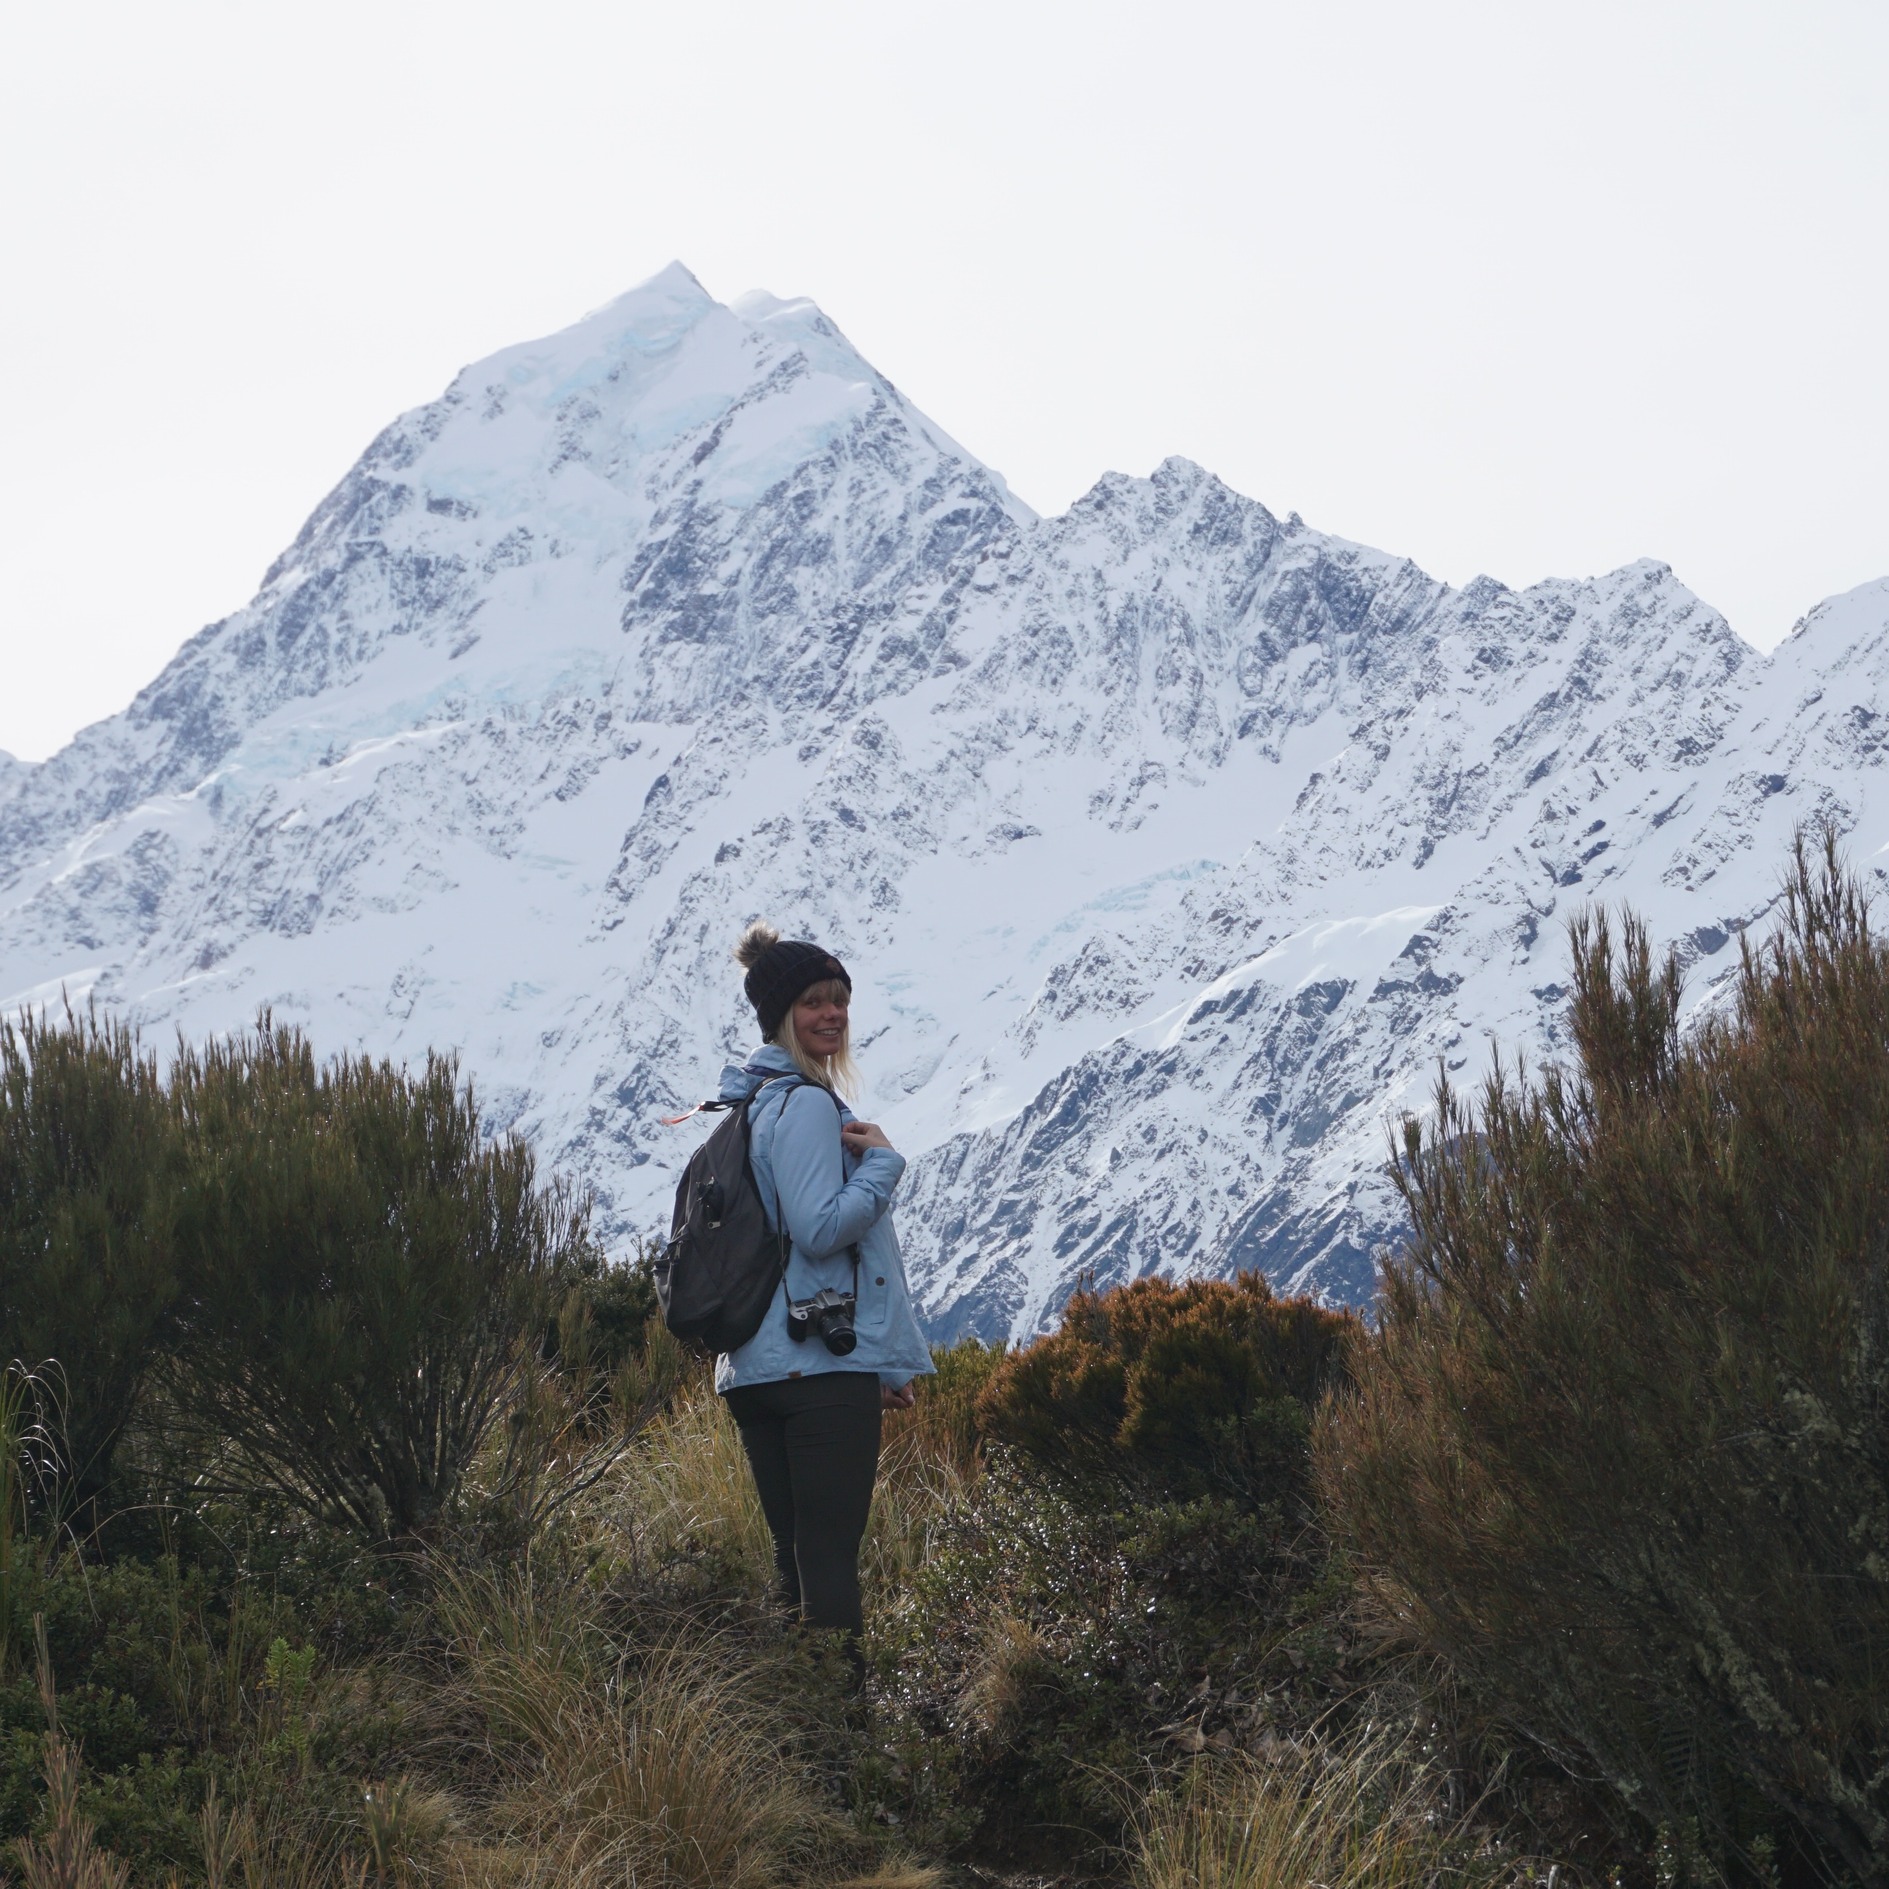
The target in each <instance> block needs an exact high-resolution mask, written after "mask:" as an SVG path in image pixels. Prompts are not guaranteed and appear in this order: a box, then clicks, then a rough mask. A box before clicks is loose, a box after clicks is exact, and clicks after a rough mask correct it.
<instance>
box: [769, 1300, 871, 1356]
mask: <svg viewBox="0 0 1889 1889" xmlns="http://www.w3.org/2000/svg"><path fill="white" fill-rule="evenodd" d="M857 1303H858V1301H857V1299H855V1297H854V1296H853V1294H852V1293H850V1292H835V1291H834V1290H833V1288H832V1287H831V1286H822V1287H821V1288H820V1290H819V1291H818V1292H816V1293H815V1294H814V1295H813V1297H812V1298H810V1299H789V1300H788V1301H787V1335H788V1337H789V1338H792V1339H794V1340H795V1341H796V1342H797V1343H800V1344H805V1343H806V1341H807V1334H808V1333H809V1332H813V1333H815V1334H817V1336H818V1337H819V1340H820V1342H821V1343H822V1344H823V1345H825V1346H826V1348H827V1349H828V1350H829V1351H830V1352H832V1354H833V1355H834V1356H835V1357H836V1358H843V1357H845V1356H846V1354H847V1353H848V1352H849V1351H851V1350H852V1349H853V1347H854V1346H855V1345H857V1344H858V1343H859V1334H858V1332H856V1331H854V1329H853V1307H854V1306H855V1305H856V1304H857Z"/></svg>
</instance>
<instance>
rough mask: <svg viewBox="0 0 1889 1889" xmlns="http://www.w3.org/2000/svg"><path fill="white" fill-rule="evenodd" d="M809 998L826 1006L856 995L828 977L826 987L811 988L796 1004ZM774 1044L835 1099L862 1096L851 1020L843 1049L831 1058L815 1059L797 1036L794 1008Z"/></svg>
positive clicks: (846, 1001) (844, 1037) (843, 1001)
mask: <svg viewBox="0 0 1889 1889" xmlns="http://www.w3.org/2000/svg"><path fill="white" fill-rule="evenodd" d="M808 997H818V998H820V999H822V1001H824V1002H827V1003H847V1004H850V1003H851V1002H852V999H853V993H852V992H851V990H849V989H848V988H847V986H846V985H844V984H842V983H841V982H840V980H839V979H838V978H837V977H829V978H828V979H827V980H826V982H825V983H823V984H809V985H808V986H807V988H806V989H805V990H803V991H802V992H801V993H800V996H799V997H797V998H795V1000H794V1003H799V1002H802V1001H803V1000H805V999H806V998H808ZM774 1041H775V1042H777V1043H778V1044H779V1045H780V1046H781V1048H782V1049H784V1050H785V1051H786V1052H787V1053H788V1055H789V1056H791V1057H792V1058H793V1059H794V1067H795V1068H796V1069H798V1070H799V1071H800V1073H801V1074H802V1075H803V1076H805V1077H806V1078H807V1080H808V1081H809V1082H817V1083H819V1084H820V1085H821V1086H822V1087H823V1088H828V1089H831V1090H832V1091H833V1093H834V1094H835V1095H842V1096H844V1097H845V1098H846V1099H847V1100H848V1101H849V1102H850V1101H851V1100H852V1098H853V1097H854V1096H856V1095H857V1094H858V1093H859V1065H858V1064H857V1063H856V1062H854V1061H853V1024H852V1019H851V1017H848V1018H847V1021H846V1034H845V1035H844V1036H843V1037H841V1038H840V1046H839V1048H838V1049H836V1050H835V1051H834V1052H833V1054H832V1055H831V1056H824V1057H823V1056H816V1055H814V1053H813V1052H812V1050H810V1049H808V1048H806V1047H805V1046H804V1045H803V1044H802V1042H801V1040H800V1038H799V1037H798V1036H797V1035H796V1034H795V1032H794V1004H789V1005H788V1006H787V1014H786V1016H784V1017H782V1018H781V1027H780V1028H779V1029H778V1030H776V1031H775V1032H774Z"/></svg>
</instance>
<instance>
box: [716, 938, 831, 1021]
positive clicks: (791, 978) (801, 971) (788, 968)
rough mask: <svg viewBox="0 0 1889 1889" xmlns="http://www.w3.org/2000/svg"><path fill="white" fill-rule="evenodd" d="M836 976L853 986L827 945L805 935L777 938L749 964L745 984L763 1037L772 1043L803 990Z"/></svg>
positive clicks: (744, 987)
mask: <svg viewBox="0 0 1889 1889" xmlns="http://www.w3.org/2000/svg"><path fill="white" fill-rule="evenodd" d="M835 977H836V978H838V979H839V981H840V982H841V983H842V984H844V985H845V986H846V988H847V989H848V990H849V991H850V990H851V989H852V988H853V980H852V979H851V978H850V977H848V976H847V975H846V966H845V965H843V964H842V963H841V962H840V961H839V959H838V958H836V957H835V956H834V955H833V953H832V952H830V951H829V950H827V949H826V947H825V946H824V945H817V944H809V943H807V941H806V940H805V939H804V938H779V939H776V940H775V942H774V943H773V944H771V945H769V946H768V948H767V949H766V950H765V951H763V952H762V953H761V955H760V956H759V957H758V958H756V959H755V961H754V963H753V964H752V965H750V966H749V968H748V976H747V981H746V983H745V984H743V986H742V988H743V989H744V990H745V991H746V992H747V993H748V1001H749V1003H751V1004H753V1006H754V1014H755V1016H756V1017H758V1018H759V1019H760V1023H761V1034H762V1036H764V1037H765V1038H766V1039H767V1040H768V1041H769V1042H770V1043H771V1042H772V1041H773V1040H774V1032H775V1031H776V1030H778V1029H779V1028H780V1027H781V1024H782V1022H783V1021H784V1020H785V1018H786V1016H787V1013H788V1011H790V1010H791V1009H792V1008H793V1007H794V1000H795V999H796V998H797V997H798V996H799V995H800V993H801V992H802V991H803V990H811V989H812V988H813V986H814V985H815V984H824V983H825V982H826V981H827V980H828V979H829V978H835Z"/></svg>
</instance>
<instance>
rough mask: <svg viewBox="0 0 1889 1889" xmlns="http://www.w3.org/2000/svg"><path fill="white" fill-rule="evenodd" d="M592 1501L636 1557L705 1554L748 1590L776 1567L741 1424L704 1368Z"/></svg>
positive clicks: (655, 1561) (660, 1559) (656, 1561)
mask: <svg viewBox="0 0 1889 1889" xmlns="http://www.w3.org/2000/svg"><path fill="white" fill-rule="evenodd" d="M589 1507H590V1510H591V1512H592V1514H593V1515H594V1516H596V1517H597V1518H599V1519H600V1520H601V1521H602V1522H603V1523H604V1524H605V1525H607V1526H612V1527H620V1528H623V1529H627V1531H628V1536H627V1540H626V1542H625V1543H624V1547H625V1549H626V1552H627V1554H628V1556H629V1558H630V1559H631V1560H632V1562H633V1563H634V1564H635V1565H636V1566H638V1567H642V1568H649V1567H660V1566H663V1565H665V1564H681V1563H687V1562H690V1561H694V1560H699V1559H701V1558H703V1557H705V1556H707V1557H712V1558H713V1559H714V1560H715V1561H716V1562H718V1563H719V1564H720V1571H721V1572H722V1574H723V1575H724V1577H725V1578H728V1579H731V1580H733V1581H735V1582H736V1583H738V1584H739V1585H740V1586H742V1587H743V1588H745V1590H746V1591H747V1592H749V1593H750V1594H759V1593H760V1592H761V1591H762V1590H763V1589H764V1588H765V1587H766V1585H767V1582H768V1580H769V1578H770V1576H771V1574H772V1572H773V1567H774V1549H773V1545H772V1543H771V1542H770V1540H769V1537H768V1532H767V1522H766V1519H765V1518H764V1517H763V1516H762V1514H761V1501H760V1498H759V1497H758V1496H757V1495H756V1494H755V1492H754V1478H753V1477H752V1476H751V1475H750V1474H749V1473H748V1459H747V1457H746V1456H745V1455H744V1454H743V1453H742V1448H741V1433H740V1432H739V1431H738V1430H737V1429H736V1428H735V1421H734V1419H733V1418H732V1417H731V1416H730V1415H729V1414H728V1412H727V1410H726V1409H725V1408H724V1406H723V1404H722V1400H721V1399H720V1398H719V1397H717V1396H716V1395H715V1391H714V1387H713V1385H712V1384H711V1383H710V1382H709V1380H708V1378H707V1377H706V1375H703V1376H700V1377H698V1378H697V1379H695V1380H694V1381H693V1382H692V1383H690V1384H688V1385H687V1386H686V1387H685V1388H684V1389H683V1390H682V1391H681V1392H680V1393H679V1394H678V1395H677V1397H676V1400H675V1403H674V1405H673V1406H672V1407H671V1408H670V1410H669V1411H668V1412H667V1413H666V1414H664V1415H662V1416H659V1417H657V1418H656V1419H655V1420H654V1421H653V1422H652V1423H651V1424H650V1425H649V1427H648V1429H647V1430H646V1431H645V1432H644V1433H643V1435H642V1436H641V1437H640V1438H638V1440H637V1445H636V1448H635V1449H634V1450H632V1451H631V1452H630V1453H629V1454H628V1455H627V1456H626V1457H625V1458H624V1459H623V1461H622V1462H621V1463H619V1464H618V1465H617V1467H616V1468H615V1470H613V1472H612V1473H611V1476H610V1477H609V1479H608V1481H607V1482H605V1483H604V1484H601V1485H600V1486H599V1488H598V1490H597V1491H596V1494H595V1497H594V1498H593V1500H592V1501H591V1502H590V1504H589Z"/></svg>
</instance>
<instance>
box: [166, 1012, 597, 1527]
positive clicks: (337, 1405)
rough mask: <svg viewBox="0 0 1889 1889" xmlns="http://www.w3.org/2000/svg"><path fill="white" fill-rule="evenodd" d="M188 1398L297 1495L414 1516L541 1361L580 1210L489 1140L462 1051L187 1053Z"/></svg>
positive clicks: (579, 1246) (336, 1507)
mask: <svg viewBox="0 0 1889 1889" xmlns="http://www.w3.org/2000/svg"><path fill="white" fill-rule="evenodd" d="M172 1096H173V1101H174V1105H175V1109H176V1114H177V1119H178V1122H179V1126H180V1130H181V1138H182V1146H183V1150H184V1154H185V1158H186V1163H187V1171H188V1185H187V1187H186V1189H185V1192H184V1196H183V1205H182V1210H181V1213H180V1219H179V1245H178V1252H179V1264H180V1274H181V1279H182V1282H183V1296H182V1299H181V1301H180V1304H179V1308H178V1316H177V1327H178V1336H179V1348H180V1356H181V1362H182V1366H183V1368H182V1370H181V1371H180V1372H179V1374H178V1378H177V1385H176V1395H177V1399H178V1403H179V1407H180V1409H181V1410H182V1411H184V1412H185V1413H186V1415H187V1416H189V1417H191V1418H194V1419H195V1420H196V1421H197V1422H198V1423H199V1424H200V1425H201V1426H202V1427H203V1428H204V1429H205V1430H206V1431H208V1432H209V1433H210V1434H211V1435H213V1436H216V1437H220V1438H223V1439H226V1440H227V1441H228V1442H229V1443H230V1444H231V1445H233V1446H234V1447H235V1449H236V1450H237V1451H239V1452H240V1454H241V1456H242V1457H243V1458H244V1459H245V1460H246V1461H247V1462H248V1463H249V1464H250V1465H252V1466H253V1467H254V1468H256V1469H257V1470H260V1471H261V1472H262V1473H264V1474H265V1475H267V1476H269V1477H270V1478H272V1479H273V1480H274V1481H275V1482H276V1484H277V1485H278V1486H279V1487H280V1488H281V1489H282V1490H283V1491H284V1492H285V1493H286V1494H288V1495H290V1496H291V1497H293V1498H295V1499H296V1500H299V1501H301V1502H303V1503H304V1504H305V1505H306V1506H308V1507H309V1508H310V1509H311V1510H314V1511H316V1512H320V1513H327V1514H332V1515H334V1516H336V1517H339V1518H345V1520H346V1521H347V1522H348V1523H349V1524H350V1525H352V1526H353V1527H355V1528H357V1529H359V1530H361V1531H362V1532H363V1533H365V1534H367V1535H369V1536H382V1535H392V1536H403V1535H411V1534H418V1533H423V1532H425V1531H426V1530H428V1529H429V1528H430V1527H431V1526H432V1525H433V1524H434V1523H435V1522H436V1521H437V1520H438V1519H439V1517H440V1516H441V1513H442V1511H443V1510H444V1509H445V1507H446V1506H447V1505H448V1504H449V1503H450V1502H451V1501H452V1499H453V1496H454V1494H455V1492H456V1490H457V1489H458V1486H459V1483H460V1480H461V1478H462V1477H463V1475H464V1473H465V1469H466V1466H467V1464H468V1463H469V1462H470V1461H471V1459H472V1457H473V1455H474V1453H475V1452H476V1450H477V1449H478V1447H479V1444H480V1441H481V1440H482V1438H483V1437H484V1436H485V1434H486V1432H487V1430H488V1428H489V1427H490V1425H491V1423H492V1421H493V1419H494V1417H495V1415H496V1414H497V1412H498V1411H499V1409H500V1408H501V1406H502V1405H503V1404H504V1402H505V1400H506V1398H507V1396H508V1395H509V1394H510V1392H511V1391H512V1390H513V1388H514V1387H515V1385H516V1384H517V1382H518V1381H519V1378H520V1375H521V1373H522V1372H524V1371H526V1370H527V1369H529V1368H531V1364H532V1358H533V1356H534V1355H535V1353H536V1350H537V1345H538V1339H539V1335H540V1334H541V1333H542V1332H543V1330H544V1328H545V1325H546V1321H547V1319H548V1317H549V1313H550V1308H551V1306H552V1305H553V1303H555V1299H556V1295H557V1292H558V1289H559V1287H560V1285H561V1281H562V1275H563V1272H564V1270H565V1269H566V1268H567V1267H569V1266H570V1265H571V1264H572V1263H573V1262H574V1261H575V1260H576V1259H577V1258H578V1257H579V1256H580V1255H582V1254H583V1253H584V1252H586V1251H587V1249H588V1244H589V1242H588V1237H587V1233H586V1222H587V1211H588V1210H587V1206H586V1204H585V1203H584V1202H583V1201H581V1200H579V1199H576V1198H574V1197H573V1196H571V1195H570V1194H569V1193H567V1192H566V1191H565V1190H563V1189H562V1188H561V1187H558V1186H555V1185H554V1186H553V1187H550V1188H546V1189H540V1188H538V1187H537V1186H536V1185H535V1175H534V1168H533V1161H532V1155H531V1151H530V1149H529V1148H528V1147H527V1146H526V1145H525V1144H523V1143H522V1142H518V1141H513V1140H510V1139H501V1140H499V1141H497V1142H487V1141H486V1140H485V1139H484V1138H483V1136H482V1134H481V1130H480V1123H479V1114H478V1109H477V1107H476V1105H475V1103H474V1101H473V1097H472V1093H471V1090H470V1089H469V1088H466V1089H463V1090H462V1088H461V1087H460V1085H459V1082H458V1077H457V1071H456V1068H455V1066H454V1064H453V1063H452V1062H451V1061H449V1060H447V1059H445V1058H442V1057H438V1056H432V1057H429V1058H428V1060H427V1065H426V1068H425V1070H424V1072H423V1073H421V1074H419V1075H417V1076H416V1075H410V1074H409V1073H407V1072H406V1071H405V1070H400V1069H395V1068H393V1067H392V1066H391V1065H389V1064H387V1063H384V1062H382V1063H376V1062H372V1061H370V1060H368V1059H366V1058H357V1057H350V1056H342V1057H339V1058H337V1059H335V1060H334V1061H332V1062H330V1063H328V1064H326V1065H323V1066H321V1067H317V1065H316V1062H315V1058H314V1054H313V1051H312V1050H311V1049H310V1048H309V1046H308V1043H307V1042H306V1040H305V1039H304V1038H303V1037H302V1036H301V1035H300V1034H299V1033H297V1032H295V1031H293V1030H288V1029H276V1028H272V1027H270V1026H269V1025H268V1022H267V1020H266V1019H265V1020H264V1024H263V1026H262V1027H259V1028H258V1029H257V1030H256V1031H255V1032H254V1033H252V1034H250V1035H246V1036H242V1037H238V1038H234V1039H232V1040H230V1041H228V1042H225V1043H219V1044H214V1045H212V1046H210V1047H209V1048H207V1049H205V1050H202V1051H195V1050H185V1051H182V1052H180V1054H179V1056H178V1059H177V1062H176V1065H175V1068H174V1072H173V1077H172Z"/></svg>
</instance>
